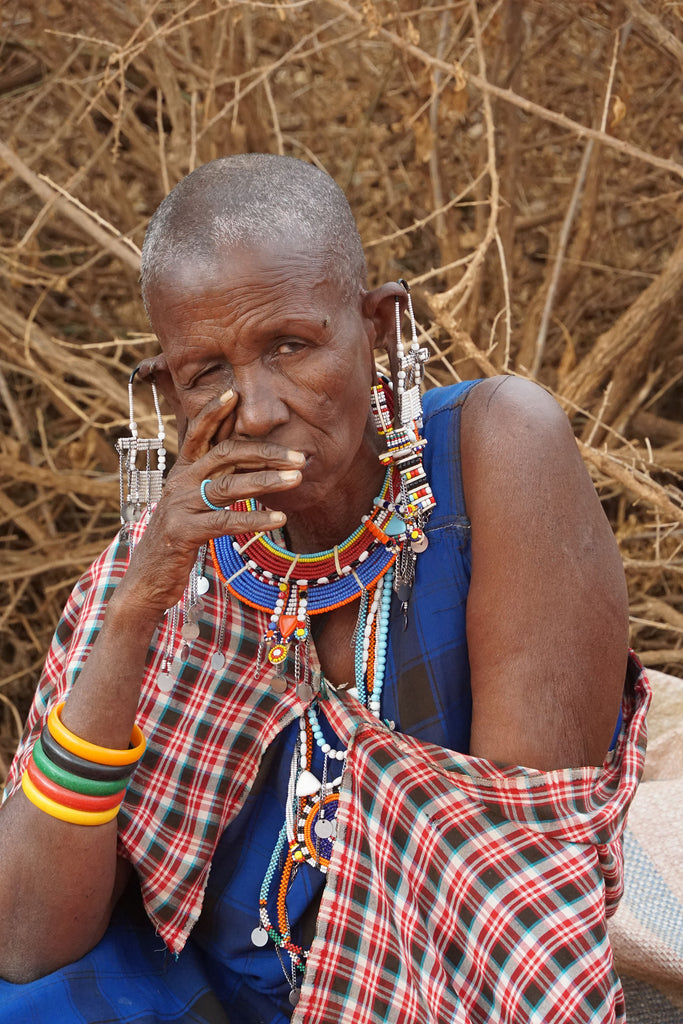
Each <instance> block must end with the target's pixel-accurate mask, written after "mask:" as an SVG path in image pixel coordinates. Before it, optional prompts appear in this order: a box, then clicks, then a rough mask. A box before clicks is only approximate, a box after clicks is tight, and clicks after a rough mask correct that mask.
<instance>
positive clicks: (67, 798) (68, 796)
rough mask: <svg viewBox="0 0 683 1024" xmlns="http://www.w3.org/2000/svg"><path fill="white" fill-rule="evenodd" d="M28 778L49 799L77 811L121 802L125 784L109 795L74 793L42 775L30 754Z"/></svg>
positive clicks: (101, 808)
mask: <svg viewBox="0 0 683 1024" xmlns="http://www.w3.org/2000/svg"><path fill="white" fill-rule="evenodd" d="M26 771H27V772H28V775H29V778H30V779H31V781H32V782H33V784H34V785H35V787H36V788H37V789H39V790H40V792H41V793H43V794H44V795H45V796H47V797H49V798H50V799H51V800H55V801H56V802H57V803H58V804H61V805H62V807H72V808H73V809H74V810H77V811H108V810H109V809H110V808H111V807H116V806H118V804H120V803H121V799H122V797H123V793H124V790H125V786H124V787H123V788H122V789H121V790H119V792H118V793H111V794H109V796H90V795H88V794H86V793H74V792H73V791H72V790H70V789H65V788H64V786H59V785H58V784H57V783H56V782H53V781H52V779H48V777H47V775H43V773H42V772H41V770H40V768H39V767H38V765H37V764H36V763H35V761H34V760H33V754H32V755H31V757H30V759H29V762H28V765H27V766H26Z"/></svg>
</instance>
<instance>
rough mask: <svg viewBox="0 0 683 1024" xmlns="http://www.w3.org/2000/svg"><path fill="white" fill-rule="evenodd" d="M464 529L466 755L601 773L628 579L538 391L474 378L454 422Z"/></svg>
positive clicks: (554, 415) (618, 681)
mask: <svg viewBox="0 0 683 1024" xmlns="http://www.w3.org/2000/svg"><path fill="white" fill-rule="evenodd" d="M462 472H463V484H464V490H465V501H466V505H467V511H468V515H469V517H470V520H471V524H472V579H471V585H470V593H469V597H468V606H467V630H468V645H469V652H470V664H471V668H472V692H473V702H474V711H473V724H472V749H473V752H478V753H479V754H481V755H482V756H488V757H491V758H492V759H494V760H498V761H515V762H517V763H524V764H527V765H530V766H533V767H562V766H569V765H576V764H582V763H593V764H599V763H601V761H602V758H603V757H604V754H605V753H606V750H607V746H608V745H609V739H610V737H611V733H612V731H613V728H614V723H615V721H616V717H617V712H618V706H619V698H620V694H621V688H622V686H623V680H624V672H625V665H626V656H627V621H628V618H627V615H628V610H627V602H626V589H625V582H624V573H623V569H622V566H621V559H620V556H619V552H618V549H617V545H616V542H615V539H614V537H613V534H612V530H611V528H610V525H609V523H608V521H607V518H606V516H605V514H604V512H603V509H602V506H601V504H600V501H599V498H598V495H597V493H596V491H595V488H594V486H593V483H592V481H591V478H590V476H589V474H588V472H587V470H586V468H585V466H584V465H583V461H582V459H581V456H580V453H579V451H578V448H577V445H576V443H575V440H574V436H573V433H572V430H571V425H570V423H569V421H568V419H567V417H566V416H565V414H564V412H563V410H562V409H561V408H560V406H559V405H558V404H557V403H556V402H555V400H554V399H553V398H552V397H551V396H550V395H548V394H547V393H546V392H545V391H544V390H543V389H542V388H540V387H538V386H537V385H535V384H533V383H532V382H530V381H526V380H522V379H519V378H500V377H498V378H492V379H490V380H486V381H482V382H481V384H478V385H477V386H476V387H475V388H474V389H473V390H472V391H471V392H470V394H469V396H468V398H467V401H466V403H465V406H464V408H463V416H462Z"/></svg>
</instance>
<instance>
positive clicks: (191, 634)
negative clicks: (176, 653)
mask: <svg viewBox="0 0 683 1024" xmlns="http://www.w3.org/2000/svg"><path fill="white" fill-rule="evenodd" d="M180 635H181V637H182V638H183V640H196V639H197V637H198V636H199V626H198V624H197V623H196V622H183V625H182V627H181V630H180Z"/></svg>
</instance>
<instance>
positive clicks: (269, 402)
mask: <svg viewBox="0 0 683 1024" xmlns="http://www.w3.org/2000/svg"><path fill="white" fill-rule="evenodd" d="M264 376H265V375H258V377H256V378H255V379H252V380H242V381H240V380H236V381H235V389H236V391H237V395H238V398H237V407H236V409H235V429H234V432H233V433H234V434H237V435H239V436H241V437H267V435H268V434H270V433H271V431H273V430H275V428H276V427H279V426H281V425H282V424H283V423H286V422H287V420H288V419H289V409H288V408H287V405H286V404H285V402H284V400H283V398H282V396H281V395H280V394H278V391H277V389H276V388H275V387H274V386H273V384H272V382H270V381H268V380H266V379H264Z"/></svg>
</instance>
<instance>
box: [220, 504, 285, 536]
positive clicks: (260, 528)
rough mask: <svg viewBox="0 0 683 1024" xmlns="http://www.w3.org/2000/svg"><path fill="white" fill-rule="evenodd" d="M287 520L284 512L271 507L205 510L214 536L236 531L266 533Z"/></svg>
mask: <svg viewBox="0 0 683 1024" xmlns="http://www.w3.org/2000/svg"><path fill="white" fill-rule="evenodd" d="M286 522H287V516H286V515H285V513H284V512H274V511H273V510H272V509H257V510H255V511H254V512H249V511H248V510H247V509H242V510H240V509H226V510H221V511H220V512H207V525H208V526H210V527H211V534H212V535H213V536H214V537H221V536H225V535H229V536H234V535H235V534H237V533H268V532H269V531H270V530H277V529H279V528H280V527H281V526H284V525H285V523H286Z"/></svg>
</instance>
